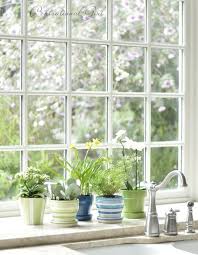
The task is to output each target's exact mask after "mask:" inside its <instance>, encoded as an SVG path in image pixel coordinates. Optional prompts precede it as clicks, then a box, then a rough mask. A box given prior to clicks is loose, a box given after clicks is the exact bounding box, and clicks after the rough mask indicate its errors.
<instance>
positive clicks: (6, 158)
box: [0, 151, 20, 200]
mask: <svg viewBox="0 0 198 255" xmlns="http://www.w3.org/2000/svg"><path fill="white" fill-rule="evenodd" d="M19 171H20V152H2V151H1V152H0V186H1V189H0V200H10V199H14V198H15V196H16V195H17V189H16V183H14V176H15V174H16V173H18V172H19Z"/></svg>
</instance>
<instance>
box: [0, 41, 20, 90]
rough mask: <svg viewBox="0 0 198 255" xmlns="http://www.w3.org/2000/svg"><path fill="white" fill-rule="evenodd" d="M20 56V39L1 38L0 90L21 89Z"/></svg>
mask: <svg viewBox="0 0 198 255" xmlns="http://www.w3.org/2000/svg"><path fill="white" fill-rule="evenodd" d="M20 58H21V43H20V41H16V40H0V60H1V61H0V90H17V89H20V87H21V82H20V61H21V60H20Z"/></svg>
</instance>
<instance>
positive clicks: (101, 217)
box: [96, 196, 123, 223]
mask: <svg viewBox="0 0 198 255" xmlns="http://www.w3.org/2000/svg"><path fill="white" fill-rule="evenodd" d="M96 207H97V209H98V218H97V219H98V222H101V223H120V222H122V216H121V214H122V209H123V198H122V196H114V197H102V196H98V197H96Z"/></svg>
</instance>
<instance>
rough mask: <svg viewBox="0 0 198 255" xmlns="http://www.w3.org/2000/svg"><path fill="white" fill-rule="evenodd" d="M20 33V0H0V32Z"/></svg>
mask: <svg viewBox="0 0 198 255" xmlns="http://www.w3.org/2000/svg"><path fill="white" fill-rule="evenodd" d="M20 33H21V0H15V1H11V0H7V1H6V0H0V34H11V35H18V34H20Z"/></svg>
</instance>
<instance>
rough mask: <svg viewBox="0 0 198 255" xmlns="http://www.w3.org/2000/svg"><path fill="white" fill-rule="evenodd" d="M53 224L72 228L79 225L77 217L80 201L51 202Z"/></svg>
mask: <svg viewBox="0 0 198 255" xmlns="http://www.w3.org/2000/svg"><path fill="white" fill-rule="evenodd" d="M50 208H51V212H52V223H54V224H59V225H64V226H65V227H72V226H76V225H77V220H76V215H77V212H78V208H79V201H78V199H76V200H51V201H50Z"/></svg>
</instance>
